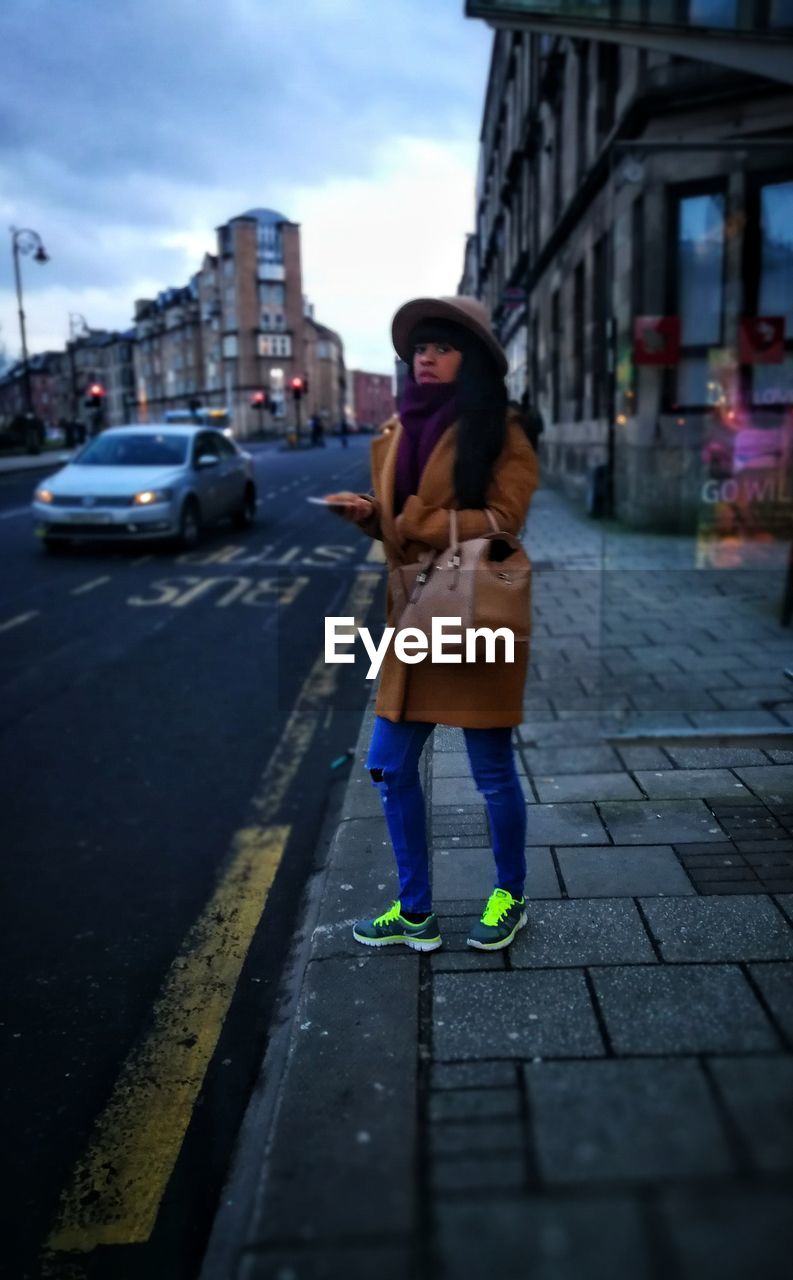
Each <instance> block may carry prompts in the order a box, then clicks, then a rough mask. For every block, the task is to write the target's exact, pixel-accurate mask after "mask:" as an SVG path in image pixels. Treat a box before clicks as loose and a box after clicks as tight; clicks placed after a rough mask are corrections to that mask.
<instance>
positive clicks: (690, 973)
mask: <svg viewBox="0 0 793 1280" xmlns="http://www.w3.org/2000/svg"><path fill="white" fill-rule="evenodd" d="M590 973H591V976H592V982H593V985H594V988H595V991H596V992H597V997H598V1002H599V1004H600V1008H601V1011H602V1014H603V1018H604V1019H605V1022H606V1026H607V1028H608V1033H609V1037H610V1039H611V1043H612V1045H613V1046H614V1050H615V1052H616V1053H618V1054H656V1053H662V1054H667V1053H737V1052H741V1051H743V1052H745V1053H752V1052H761V1051H763V1050H770V1049H778V1048H779V1041H778V1038H777V1035H776V1032H775V1031H774V1029H773V1027H772V1026H771V1024H770V1022H769V1021H768V1018H767V1017H766V1015H765V1012H764V1011H763V1008H762V1006H761V1005H760V1004H759V1003H758V1001H757V999H756V997H755V995H754V992H753V991H752V989H751V987H750V986H749V984H748V982H747V981H746V978H745V977H744V975H743V973H742V972H741V970H740V969H739V968H738V967H737V966H736V965H725V964H720V965H715V964H714V965H694V964H689V965H675V966H666V965H664V966H658V965H656V966H652V965H645V966H636V967H632V968H627V967H623V968H611V969H591V970H590Z"/></svg>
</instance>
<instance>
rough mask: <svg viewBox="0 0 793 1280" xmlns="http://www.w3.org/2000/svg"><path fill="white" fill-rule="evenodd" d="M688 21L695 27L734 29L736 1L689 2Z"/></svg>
mask: <svg viewBox="0 0 793 1280" xmlns="http://www.w3.org/2000/svg"><path fill="white" fill-rule="evenodd" d="M688 13H689V21H690V22H691V23H692V25H693V26H697V27H734V26H736V24H737V19H738V0H690V2H689V7H688Z"/></svg>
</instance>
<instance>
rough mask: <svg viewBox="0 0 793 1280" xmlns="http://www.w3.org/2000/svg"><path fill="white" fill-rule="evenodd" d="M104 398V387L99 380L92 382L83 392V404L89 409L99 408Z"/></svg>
mask: <svg viewBox="0 0 793 1280" xmlns="http://www.w3.org/2000/svg"><path fill="white" fill-rule="evenodd" d="M104 398H105V388H104V387H103V386H102V383H101V382H92V383H91V385H90V387H89V388H88V390H87V391H86V393H85V404H86V406H87V407H88V408H89V409H100V408H101V407H102V401H103V400H104Z"/></svg>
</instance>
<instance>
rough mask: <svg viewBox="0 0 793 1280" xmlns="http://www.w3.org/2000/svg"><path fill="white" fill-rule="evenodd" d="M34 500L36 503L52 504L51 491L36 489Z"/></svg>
mask: <svg viewBox="0 0 793 1280" xmlns="http://www.w3.org/2000/svg"><path fill="white" fill-rule="evenodd" d="M36 500H37V501H38V502H52V491H51V490H50V489H37V490H36Z"/></svg>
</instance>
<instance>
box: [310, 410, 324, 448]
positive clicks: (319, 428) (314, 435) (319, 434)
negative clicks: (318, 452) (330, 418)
mask: <svg viewBox="0 0 793 1280" xmlns="http://www.w3.org/2000/svg"><path fill="white" fill-rule="evenodd" d="M324 434H325V429H324V427H323V425H322V419H321V418H320V416H319V414H318V413H312V415H311V447H312V449H316V448H319V447H320V446H323V447H324V444H325V441H324V439H323V436H324Z"/></svg>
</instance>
